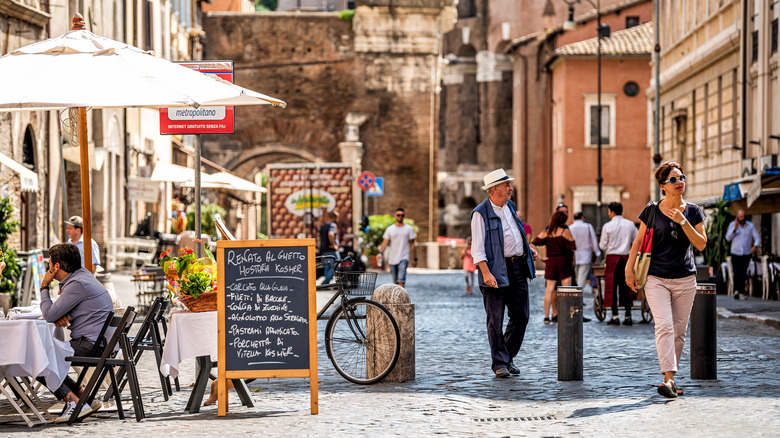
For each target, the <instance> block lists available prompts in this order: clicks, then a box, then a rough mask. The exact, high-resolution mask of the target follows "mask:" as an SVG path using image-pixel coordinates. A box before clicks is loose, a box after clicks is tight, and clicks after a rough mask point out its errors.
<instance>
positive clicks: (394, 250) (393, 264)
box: [379, 207, 417, 287]
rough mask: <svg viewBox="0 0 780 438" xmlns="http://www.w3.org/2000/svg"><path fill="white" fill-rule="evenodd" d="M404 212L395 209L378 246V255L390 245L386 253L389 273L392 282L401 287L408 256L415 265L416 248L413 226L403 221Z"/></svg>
mask: <svg viewBox="0 0 780 438" xmlns="http://www.w3.org/2000/svg"><path fill="white" fill-rule="evenodd" d="M405 216H406V212H405V211H404V209H403V208H400V207H399V208H397V209H396V210H395V223H394V224H393V225H390V226H389V227H387V229H386V230H385V234H384V235H383V236H382V239H384V240H382V245H381V246H380V247H379V255H380V256H382V255H383V253H384V252H385V248H387V245H388V244H389V245H390V253H389V254H388V255H387V264H388V265H389V266H390V274H391V275H392V276H393V283H395V284H397V285H399V286H401V287H403V286H404V285H405V284H406V268H407V266H409V258H410V257H411V259H412V266H417V250H416V249H415V246H414V238H415V234H414V228H412V226H411V225H409V224H405V223H404V217H405Z"/></svg>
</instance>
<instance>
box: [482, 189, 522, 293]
mask: <svg viewBox="0 0 780 438" xmlns="http://www.w3.org/2000/svg"><path fill="white" fill-rule="evenodd" d="M507 205H508V206H509V210H510V211H511V212H512V217H514V218H515V222H516V223H517V226H518V228H519V229H520V235H521V236H522V238H523V255H524V256H525V259H526V262H527V263H528V271H529V272H530V276H529V278H531V279H533V278H534V277H536V268H535V267H534V258H533V255H532V253H531V246H530V245H529V244H528V239H527V238H526V236H525V230H524V229H523V223H522V222H521V221H520V219H518V218H517V212H516V211H515V203H514V202H512V201H511V200H510V201H508V202H507ZM474 213H479V214H480V215H481V216H482V219H484V220H485V256H486V257H487V265H488V269H489V270H490V273H491V274H493V276H494V277H496V282H498V287H507V286H509V276H508V275H507V273H506V260H505V259H504V230H503V229H502V228H501V219H500V218H499V217H498V216H497V215H496V212H495V211H493V205H492V204H491V203H490V199H489V198H488V199H486V200H485V201H484V202H483V203H481V204H479V205H478V206H477V207H476V208H475V209H474V210H473V211H472V212H471V215H472V216H473V215H474ZM477 272H479V285H480V286H484V287H490V286H488V285H486V284H485V279H484V278H482V271H481V270H479V269H477Z"/></svg>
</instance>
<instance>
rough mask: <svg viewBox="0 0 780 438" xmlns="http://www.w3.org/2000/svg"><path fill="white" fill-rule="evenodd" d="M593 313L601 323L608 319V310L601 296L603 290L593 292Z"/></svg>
mask: <svg viewBox="0 0 780 438" xmlns="http://www.w3.org/2000/svg"><path fill="white" fill-rule="evenodd" d="M593 312H594V313H595V314H596V318H598V319H599V321H604V318H606V317H607V309H606V308H604V298H602V296H601V289H599V290H595V291H593Z"/></svg>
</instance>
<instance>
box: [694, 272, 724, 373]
mask: <svg viewBox="0 0 780 438" xmlns="http://www.w3.org/2000/svg"><path fill="white" fill-rule="evenodd" d="M715 292H716V288H715V285H714V284H711V283H699V284H698V285H696V298H694V300H693V308H692V309H691V379H702V380H715V379H717V378H718V364H717V361H718V357H717V356H718V347H717V346H718V323H717V320H718V314H717V310H716V307H717V301H716V300H717V295H716V294H715Z"/></svg>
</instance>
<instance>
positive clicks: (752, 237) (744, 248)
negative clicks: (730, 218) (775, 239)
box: [726, 221, 761, 256]
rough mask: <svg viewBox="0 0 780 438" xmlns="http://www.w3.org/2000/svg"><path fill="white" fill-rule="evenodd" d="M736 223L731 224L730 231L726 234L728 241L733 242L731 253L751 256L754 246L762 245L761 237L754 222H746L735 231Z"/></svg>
mask: <svg viewBox="0 0 780 438" xmlns="http://www.w3.org/2000/svg"><path fill="white" fill-rule="evenodd" d="M735 223H737V221H734V222H732V223H730V224H729V230H728V231H727V232H726V240H728V241H729V242H731V253H732V254H733V255H739V256H743V255H750V254H751V251H750V250H751V249H752V248H753V247H754V246H758V245H759V244H761V236H760V235H759V234H758V231H757V230H756V227H755V226H754V225H753V222H750V221H745V225H744V226H737V227H736V228H737V230H736V231H734V224H735Z"/></svg>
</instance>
